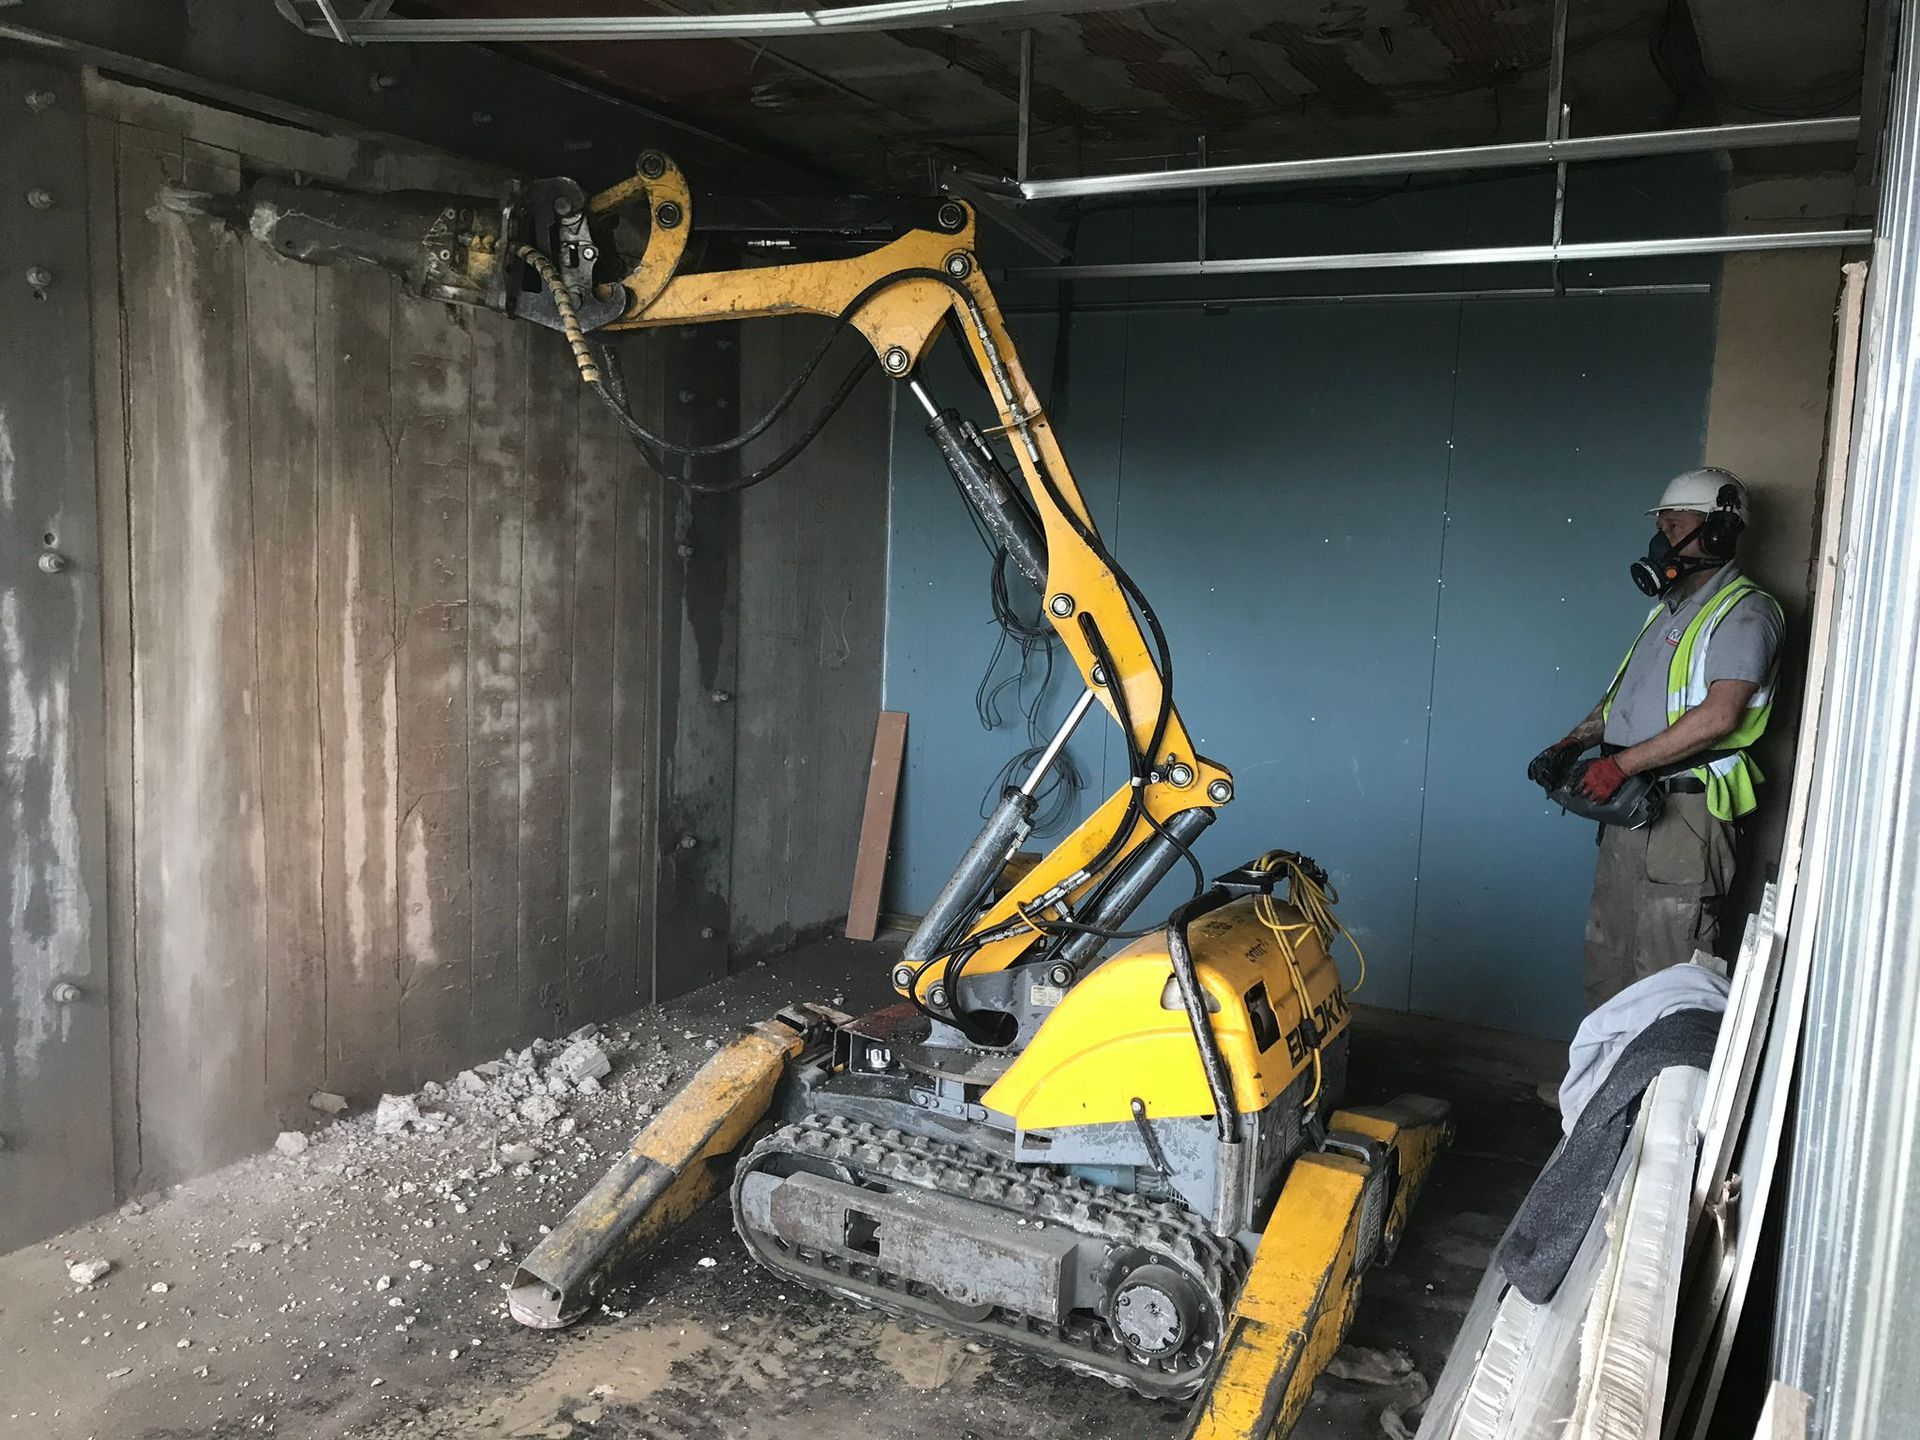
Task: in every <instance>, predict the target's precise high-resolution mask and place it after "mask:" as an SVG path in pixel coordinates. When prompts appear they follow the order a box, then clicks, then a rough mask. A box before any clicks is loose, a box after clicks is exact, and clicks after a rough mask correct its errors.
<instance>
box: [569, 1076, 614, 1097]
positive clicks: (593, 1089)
mask: <svg viewBox="0 0 1920 1440" xmlns="http://www.w3.org/2000/svg"><path fill="white" fill-rule="evenodd" d="M573 1088H574V1089H576V1090H578V1091H579V1092H580V1093H581V1094H582V1095H598V1094H599V1093H600V1092H601V1091H602V1090H603V1089H605V1088H606V1087H605V1086H603V1085H602V1084H601V1083H600V1082H599V1081H598V1080H596V1079H595V1078H594V1077H593V1076H591V1075H589V1076H587V1078H586V1079H584V1080H582V1081H581V1082H580V1083H579V1084H578V1085H576V1086H574V1087H573Z"/></svg>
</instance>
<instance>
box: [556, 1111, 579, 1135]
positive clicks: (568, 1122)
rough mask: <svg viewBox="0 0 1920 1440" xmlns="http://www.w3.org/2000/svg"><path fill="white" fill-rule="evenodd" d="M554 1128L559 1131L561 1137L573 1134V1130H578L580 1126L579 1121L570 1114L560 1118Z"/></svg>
mask: <svg viewBox="0 0 1920 1440" xmlns="http://www.w3.org/2000/svg"><path fill="white" fill-rule="evenodd" d="M554 1128H555V1130H557V1131H558V1132H559V1134H560V1135H561V1136H562V1137H565V1136H568V1135H571V1134H573V1132H574V1131H576V1130H578V1129H579V1128H580V1122H579V1121H578V1120H576V1119H574V1118H573V1117H572V1116H571V1115H569V1116H568V1117H567V1118H566V1119H564V1120H562V1121H561V1122H560V1123H559V1124H558V1125H557V1126H555V1127H554Z"/></svg>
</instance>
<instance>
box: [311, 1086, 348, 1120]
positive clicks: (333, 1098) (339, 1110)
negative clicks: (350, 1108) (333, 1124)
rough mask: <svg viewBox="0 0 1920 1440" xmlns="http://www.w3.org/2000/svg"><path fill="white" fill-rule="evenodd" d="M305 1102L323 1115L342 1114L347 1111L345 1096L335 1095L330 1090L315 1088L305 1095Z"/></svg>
mask: <svg viewBox="0 0 1920 1440" xmlns="http://www.w3.org/2000/svg"><path fill="white" fill-rule="evenodd" d="M307 1104H308V1105H310V1106H312V1107H313V1108H314V1109H315V1110H318V1111H320V1112H321V1113H322V1114H323V1115H344V1114H346V1113H347V1097H346V1096H344V1095H336V1094H334V1093H333V1092H332V1091H331V1090H316V1091H314V1092H313V1094H311V1095H309V1096H308V1097H307Z"/></svg>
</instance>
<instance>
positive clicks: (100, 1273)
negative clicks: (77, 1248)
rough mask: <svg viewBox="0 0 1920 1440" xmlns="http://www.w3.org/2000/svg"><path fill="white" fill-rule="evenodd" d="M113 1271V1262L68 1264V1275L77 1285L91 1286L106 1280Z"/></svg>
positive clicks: (98, 1261)
mask: <svg viewBox="0 0 1920 1440" xmlns="http://www.w3.org/2000/svg"><path fill="white" fill-rule="evenodd" d="M111 1269H113V1262H112V1261H111V1260H70V1261H68V1262H67V1275H68V1278H70V1279H71V1280H72V1281H73V1283H74V1284H76V1285H91V1284H93V1282H94V1281H96V1280H103V1279H105V1278H106V1275H107V1272H108V1271H109V1270H111Z"/></svg>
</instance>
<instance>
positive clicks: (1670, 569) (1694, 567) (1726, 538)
mask: <svg viewBox="0 0 1920 1440" xmlns="http://www.w3.org/2000/svg"><path fill="white" fill-rule="evenodd" d="M1745 528H1746V522H1745V521H1744V520H1742V519H1741V518H1740V491H1739V488H1738V487H1737V486H1735V485H1731V484H1729V485H1722V486H1721V487H1720V493H1719V494H1718V495H1717V496H1716V497H1715V498H1714V508H1713V511H1712V513H1710V514H1709V515H1708V516H1707V517H1706V519H1704V520H1702V521H1701V522H1700V523H1699V524H1698V525H1696V526H1694V527H1693V529H1692V530H1690V531H1688V532H1687V533H1686V534H1685V535H1683V536H1682V537H1681V538H1680V540H1679V541H1678V543H1675V542H1672V541H1669V540H1668V539H1667V536H1666V532H1665V531H1663V530H1655V531H1654V532H1653V538H1652V539H1651V540H1649V541H1648V542H1647V553H1646V555H1645V556H1643V557H1642V558H1641V559H1638V560H1635V561H1634V562H1633V564H1631V565H1630V566H1628V567H1627V573H1628V574H1629V575H1631V576H1632V577H1633V583H1634V586H1635V588H1637V589H1638V590H1639V591H1640V593H1641V594H1643V595H1645V596H1647V597H1648V598H1649V599H1653V600H1658V599H1660V598H1662V597H1663V596H1665V595H1667V594H1669V593H1670V592H1671V591H1672V590H1673V588H1674V587H1675V586H1676V585H1678V584H1679V583H1680V582H1681V581H1682V580H1684V579H1686V578H1687V577H1688V576H1689V575H1697V574H1699V573H1700V572H1701V571H1702V570H1718V569H1719V568H1720V567H1721V566H1722V565H1724V564H1726V563H1727V561H1729V560H1731V559H1732V558H1733V552H1734V548H1735V546H1736V545H1738V544H1739V541H1740V532H1741V531H1742V530H1743V529H1745ZM1696 539H1697V540H1699V542H1700V552H1701V553H1700V554H1698V555H1682V554H1681V553H1680V552H1681V551H1683V550H1685V549H1686V548H1687V546H1689V545H1691V544H1692V543H1693V542H1694V541H1695V540H1696Z"/></svg>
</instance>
